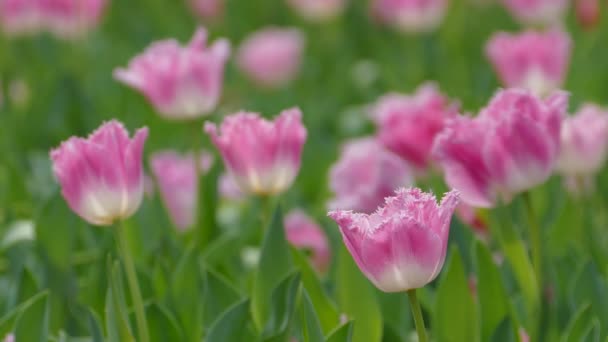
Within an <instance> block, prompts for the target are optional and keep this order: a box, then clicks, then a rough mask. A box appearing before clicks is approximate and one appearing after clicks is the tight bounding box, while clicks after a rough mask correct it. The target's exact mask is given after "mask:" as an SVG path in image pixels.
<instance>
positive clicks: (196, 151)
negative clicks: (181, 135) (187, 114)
mask: <svg viewBox="0 0 608 342" xmlns="http://www.w3.org/2000/svg"><path fill="white" fill-rule="evenodd" d="M188 124H189V125H192V128H193V132H192V160H193V161H194V174H195V177H196V186H197V189H196V203H197V205H196V206H195V210H194V227H193V229H195V235H196V240H197V245H198V246H200V247H202V246H204V245H205V244H206V243H207V239H208V237H207V232H206V228H207V227H205V225H204V224H202V222H201V221H202V220H201V216H202V215H201V213H200V208H201V201H202V199H203V179H202V177H201V173H202V170H201V163H200V158H201V153H202V150H203V148H202V146H201V134H202V133H201V130H200V125H198V124H196V123H194V122H188Z"/></svg>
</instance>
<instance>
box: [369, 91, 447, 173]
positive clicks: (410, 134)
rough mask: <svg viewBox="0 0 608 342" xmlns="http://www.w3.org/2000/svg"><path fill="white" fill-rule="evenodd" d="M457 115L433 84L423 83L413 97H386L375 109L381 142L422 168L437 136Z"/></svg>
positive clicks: (428, 160)
mask: <svg viewBox="0 0 608 342" xmlns="http://www.w3.org/2000/svg"><path fill="white" fill-rule="evenodd" d="M456 114H457V106H454V105H452V104H451V103H450V101H449V99H448V98H446V97H445V96H444V95H442V94H441V93H440V92H439V90H438V89H437V87H436V86H435V85H434V84H433V83H426V84H423V85H422V86H421V87H419V88H418V90H417V91H416V93H414V94H413V95H411V96H409V95H399V94H389V95H385V96H383V97H381V98H380V99H379V100H378V102H377V103H376V105H375V106H374V108H373V109H372V119H373V120H374V121H375V122H376V126H377V127H378V136H379V139H380V141H381V142H382V143H383V144H384V146H386V147H387V148H388V149H389V150H391V151H393V152H394V153H396V154H397V155H399V156H400V157H401V158H403V159H405V160H406V161H408V162H410V163H412V164H413V165H414V166H416V167H417V168H419V169H423V168H425V167H426V166H427V165H428V163H429V162H430V152H431V148H432V146H433V141H434V140H435V136H436V135H437V134H438V133H439V132H441V130H442V129H443V126H444V124H445V121H446V120H447V119H448V118H451V117H453V116H455V115H456Z"/></svg>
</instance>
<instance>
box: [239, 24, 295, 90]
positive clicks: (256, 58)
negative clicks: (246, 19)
mask: <svg viewBox="0 0 608 342" xmlns="http://www.w3.org/2000/svg"><path fill="white" fill-rule="evenodd" d="M303 49H304V35H303V34H302V32H300V31H299V30H297V29H281V28H276V27H270V28H265V29H262V30H259V31H256V32H254V33H252V34H250V35H249V36H248V37H247V38H246V39H245V40H244V41H243V42H242V43H241V45H240V47H239V50H238V55H237V64H238V66H239V68H240V69H241V71H242V72H243V73H244V74H245V75H246V76H247V77H248V78H249V79H250V80H251V81H253V82H254V83H255V84H257V85H258V86H261V87H266V88H280V87H282V86H285V85H286V84H288V83H289V82H291V81H292V80H293V79H294V78H295V77H296V75H297V73H298V71H299V69H300V63H301V60H302V51H303Z"/></svg>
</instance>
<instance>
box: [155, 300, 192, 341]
mask: <svg viewBox="0 0 608 342" xmlns="http://www.w3.org/2000/svg"><path fill="white" fill-rule="evenodd" d="M146 318H147V320H148V328H149V329H150V338H151V341H152V342H163V341H183V340H184V337H183V335H182V331H181V330H180V328H179V325H178V324H177V321H176V319H175V317H174V316H173V314H172V313H171V312H170V311H169V310H167V309H166V308H165V307H163V306H162V305H160V304H158V303H153V304H152V305H149V306H147V307H146Z"/></svg>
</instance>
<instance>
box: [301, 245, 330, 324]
mask: <svg viewBox="0 0 608 342" xmlns="http://www.w3.org/2000/svg"><path fill="white" fill-rule="evenodd" d="M291 253H292V256H293V259H294V263H295V264H296V266H297V267H298V270H299V272H300V275H301V276H302V285H303V286H304V288H305V289H306V292H307V293H308V295H309V297H310V301H311V302H312V304H313V306H314V308H315V309H316V311H317V313H318V315H319V321H320V323H321V327H322V328H323V332H324V333H326V334H327V333H329V332H330V331H331V330H332V329H333V328H334V327H336V326H337V325H338V323H339V322H340V314H339V313H338V310H337V309H336V305H335V304H334V302H333V301H332V300H331V299H330V298H329V296H328V295H327V293H326V292H325V289H323V285H322V284H321V281H320V280H319V277H318V276H317V273H316V272H315V270H314V269H313V268H312V267H311V266H310V262H309V261H308V258H306V256H304V254H302V253H301V252H300V251H298V250H297V249H295V248H292V249H291Z"/></svg>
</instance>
